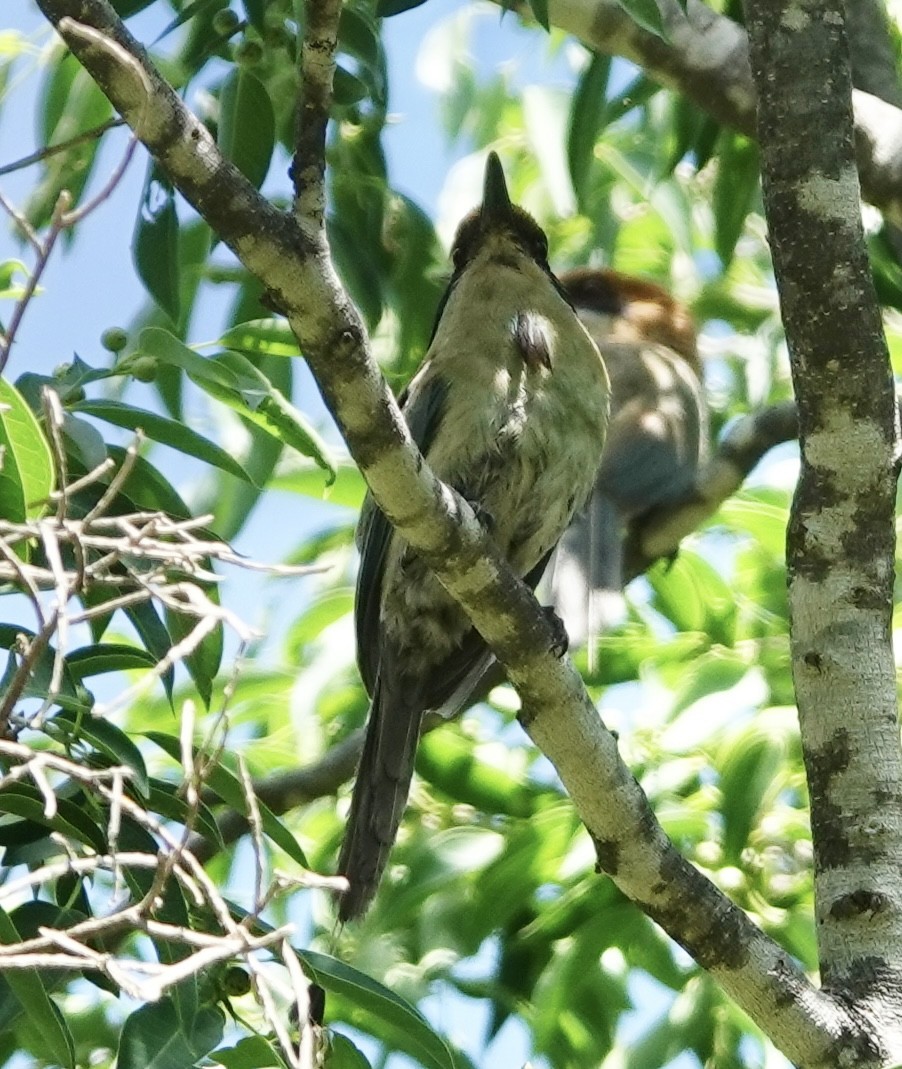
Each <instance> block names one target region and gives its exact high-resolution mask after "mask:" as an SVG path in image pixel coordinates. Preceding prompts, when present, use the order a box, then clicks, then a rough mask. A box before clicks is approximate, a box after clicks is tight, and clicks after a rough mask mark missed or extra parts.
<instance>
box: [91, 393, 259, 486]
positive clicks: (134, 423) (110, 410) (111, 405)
mask: <svg viewBox="0 0 902 1069" xmlns="http://www.w3.org/2000/svg"><path fill="white" fill-rule="evenodd" d="M72 410H73V411H76V412H81V413H83V414H84V415H86V416H95V417H96V418H97V419H102V420H105V421H106V422H107V423H112V424H114V425H115V426H117V427H127V428H128V429H129V430H132V431H136V430H138V429H139V428H140V429H141V430H142V431H144V433H145V434H146V435H147V437H148V438H152V439H153V440H154V441H155V442H159V443H160V444H161V445H168V446H170V447H171V448H172V449H176V450H178V451H179V452H180V453H186V454H187V455H188V456H191V457H197V459H198V460H203V461H204V462H205V463H207V464H212V465H213V467H215V468H220V469H222V471H227V472H228V473H229V474H230V475H235V476H237V477H238V478H239V479H244V480H246V481H248V482H249V481H250V475H248V473H247V472H246V471H245V470H244V468H243V467H242V466H241V465H240V464H239V463H238V461H237V460H235V459H234V458H233V457H232V456H231V454H229V453H227V452H226V451H225V450H224V449H222V448H221V447H220V446H218V445H216V443H215V442H211V441H210V440H209V439H207V438H204V437H203V435H201V434H198V433H197V432H196V431H193V430H191V428H190V427H186V426H185V424H184V423H179V422H178V421H177V420H174V419H167V418H166V417H165V416H160V415H158V414H157V413H156V412H148V411H146V410H145V409H141V408H133V407H132V406H131V405H126V404H123V403H122V402H121V401H81V402H79V403H78V404H76V405H73V406H72Z"/></svg>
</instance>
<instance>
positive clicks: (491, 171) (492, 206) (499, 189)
mask: <svg viewBox="0 0 902 1069" xmlns="http://www.w3.org/2000/svg"><path fill="white" fill-rule="evenodd" d="M480 214H481V215H482V221H483V225H484V226H485V227H486V229H489V228H494V227H498V226H503V225H504V224H505V223H507V222H508V221H509V220H510V219H511V218H512V216H513V206H512V204H511V199H510V197H509V196H508V193H507V183H506V182H505V180H504V170H503V168H502V166H501V160H499V159H498V154H497V152H490V153H489V158H488V160H487V161H486V165H485V180H484V184H483V188H482V210H481V212H480Z"/></svg>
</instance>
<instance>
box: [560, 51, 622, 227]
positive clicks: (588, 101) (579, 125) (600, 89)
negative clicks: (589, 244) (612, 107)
mask: <svg viewBox="0 0 902 1069" xmlns="http://www.w3.org/2000/svg"><path fill="white" fill-rule="evenodd" d="M610 72H611V57H610V56H603V55H601V54H600V53H595V54H593V56H592V59H591V60H590V62H589V65H588V67H586V69H585V70H584V71H583V72H582V74H581V75H580V77H579V82H578V83H577V85H576V90H575V92H574V93H573V102H572V104H571V107H570V127H569V130H568V133H567V165H568V167H569V168H570V181H571V182H572V183H573V189H574V192H575V193H576V198H577V201H578V202H579V206H580V209H581V210H583V209H584V205H585V202H586V195H587V185H586V183H587V180H588V177H589V171H590V167H591V164H592V157H593V155H594V152H595V141H596V139H597V137H598V134H599V132H600V131H601V129H602V127H603V123H604V117H605V110H606V109H605V91H606V89H607V85H608V77H609V75H610Z"/></svg>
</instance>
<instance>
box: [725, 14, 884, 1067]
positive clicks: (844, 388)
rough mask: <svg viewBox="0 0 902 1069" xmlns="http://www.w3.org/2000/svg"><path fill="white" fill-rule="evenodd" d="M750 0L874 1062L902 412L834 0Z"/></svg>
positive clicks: (820, 847) (844, 937)
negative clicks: (867, 238)
mask: <svg viewBox="0 0 902 1069" xmlns="http://www.w3.org/2000/svg"><path fill="white" fill-rule="evenodd" d="M789 11H791V12H792V17H790V15H789V14H788V12H789ZM746 13H747V18H748V25H749V32H750V35H751V42H752V61H753V67H754V71H755V79H756V82H757V84H758V89H759V112H758V122H759V137H760V141H761V148H762V169H763V185H764V197H765V209H766V213H767V220H768V227H769V231H770V237H771V247H772V251H773V258H774V269H775V273H776V277H777V284H778V288H779V292H780V299H781V305H782V310H783V321H784V325H785V327H786V334H787V339H788V343H789V352H790V360H791V366H792V376H793V383H794V386H795V394H796V398H797V401H798V407H799V432H800V435H799V436H800V446H801V454H802V468H801V474H800V478H799V484H798V487H797V489H796V495H795V498H794V501H793V505H792V511H791V514H790V522H789V530H788V534H787V564H788V570H789V604H790V635H791V653H792V670H793V680H794V683H795V689H796V696H797V699H798V707H799V722H800V729H801V736H802V749H803V755H804V758H805V766H806V771H807V775H808V783H809V787H810V793H811V825H812V837H813V842H814V852H815V914H816V921H817V926H816V927H817V937H818V947H819V953H820V960H821V975H822V978H823V982H824V985H825V987H826V988H829V989H830V990H833V991H838V992H842V993H843V995H844V996H845V997H846V998H848V999H850V1000H854V1001H855V1003H856V1005H857V1006H858V1007H859V1008H860V1009H861V1010H862V1012H866V1013H870V1014H872V1016H873V1019H874V1021H875V1027H874V1030H873V1040H872V1049H870V1050H868V1049H867V1048H862V1049H859V1050H857V1051H856V1055H857V1056H856V1058H855V1059H853V1060H851V1061H850V1064H856V1065H858V1064H862V1065H863V1064H873V1063H874V1061H875V1060H877V1061H880V1062H881V1064H887V1063H888V1062H898V1061H899V1058H900V1053H902V1040H900V1038H899V1030H898V999H897V995H898V991H899V990H900V985H902V966H900V960H902V885H900V876H899V874H900V871H902V751H900V745H899V724H898V708H897V696H896V669H895V664H894V660H893V651H892V645H891V639H890V636H891V628H892V609H893V578H894V570H895V568H894V565H895V502H896V476H897V460H896V458H897V452H898V415H897V410H896V403H895V395H894V389H893V380H892V373H891V369H890V364H889V354H888V352H887V348H886V341H885V338H884V336H883V330H882V324H881V318H880V309H879V307H878V304H877V298H876V294H875V293H874V287H873V281H872V278H871V273H870V269H869V265H868V260H867V254H866V251H865V245H864V235H863V232H862V226H861V215H860V212H859V210H858V204H859V188H858V181H857V176H856V172H855V166H854V154H853V139H854V135H853V122H852V107H851V79H850V72H849V56H848V49H847V44H846V37H845V32H844V14H843V2H842V0H799V2H797V3H796V4H794V5H793V6H792V7H791V8H787V7H786V6H785V4H784V3H782V2H779V0H747V3H746Z"/></svg>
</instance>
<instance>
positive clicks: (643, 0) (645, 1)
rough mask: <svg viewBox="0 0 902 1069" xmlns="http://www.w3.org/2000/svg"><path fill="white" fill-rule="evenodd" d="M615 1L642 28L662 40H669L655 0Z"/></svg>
mask: <svg viewBox="0 0 902 1069" xmlns="http://www.w3.org/2000/svg"><path fill="white" fill-rule="evenodd" d="M617 3H618V4H620V6H621V7H622V8H623V10H624V11H625V12H626V13H627V15H629V16H630V18H631V19H632V20H633V22H636V23H638V25H639V26H641V27H642V29H643V30H648V32H649V33H653V34H654V35H655V37H660V38H661V39H662V40H664V41H667V40H669V38H668V36H667V30H666V29H665V27H664V20H663V19H662V18H661V9H660V8H659V7H658V5H657V0H617Z"/></svg>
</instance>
